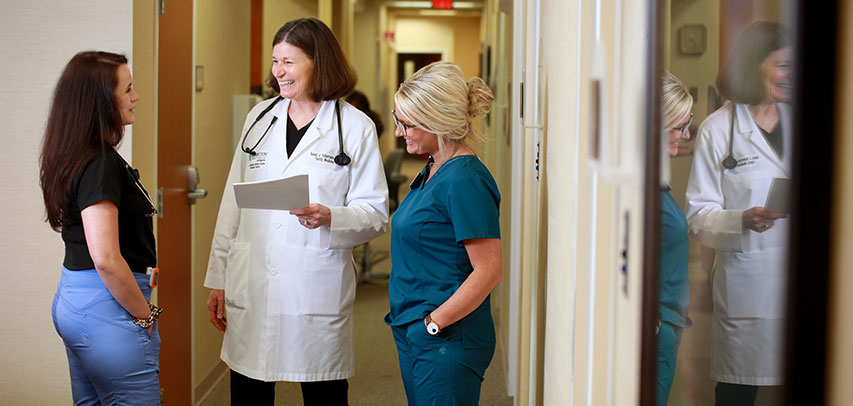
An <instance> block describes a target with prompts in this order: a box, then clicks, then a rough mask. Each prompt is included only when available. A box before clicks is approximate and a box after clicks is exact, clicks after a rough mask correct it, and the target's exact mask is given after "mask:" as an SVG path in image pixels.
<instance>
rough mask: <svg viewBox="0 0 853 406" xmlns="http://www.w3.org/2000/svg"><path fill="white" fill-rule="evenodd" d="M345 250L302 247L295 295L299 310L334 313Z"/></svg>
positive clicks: (307, 313) (336, 309)
mask: <svg viewBox="0 0 853 406" xmlns="http://www.w3.org/2000/svg"><path fill="white" fill-rule="evenodd" d="M347 253H349V250H323V249H310V248H306V249H305V255H303V257H302V258H303V264H302V272H301V277H300V285H301V289H299V296H300V298H301V299H302V300H301V301H300V302H301V303H300V304H301V306H300V310H301V311H300V314H304V315H337V314H340V312H341V303H342V300H341V296H342V295H341V287H342V285H343V277H344V268H345V267H346V263H347V262H346V261H347V259H346V257H347Z"/></svg>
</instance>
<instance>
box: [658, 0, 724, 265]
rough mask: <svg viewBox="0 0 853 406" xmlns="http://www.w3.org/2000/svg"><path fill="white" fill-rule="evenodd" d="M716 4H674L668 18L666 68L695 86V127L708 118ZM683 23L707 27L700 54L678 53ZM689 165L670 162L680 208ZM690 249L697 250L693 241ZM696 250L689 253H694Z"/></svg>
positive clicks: (687, 160)
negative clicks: (667, 61) (703, 47)
mask: <svg viewBox="0 0 853 406" xmlns="http://www.w3.org/2000/svg"><path fill="white" fill-rule="evenodd" d="M719 20H720V3H719V1H716V0H699V1H692V2H687V1H683V2H677V3H676V5H674V6H673V7H672V15H671V16H670V27H671V30H670V37H669V50H668V51H669V61H670V65H669V66H668V67H667V69H669V70H670V72H672V74H673V75H675V76H676V77H678V78H679V79H681V81H682V82H684V85H685V86H687V88H688V89H689V88H691V87H696V88H697V90H698V98H697V100H694V104H693V114H694V116H693V123H694V125H696V126H698V125H699V123H701V122H702V120H704V119H705V117H707V115H708V87H709V86H714V88H716V85H715V84H714V83H715V80H716V78H717V70H718V69H717V67H718V66H720V65H719V58H720V56H719V53H720V21H719ZM686 24H702V25H704V26H705V27H706V28H707V37H706V43H707V49H706V50H705V53H703V54H702V55H698V56H697V55H685V54H682V53H681V52H679V50H678V46H679V42H678V35H679V30H680V29H681V28H682V27H684V25H686ZM692 165H693V156H692V155H684V156H678V157H675V158H673V159H671V160H670V173H671V177H670V184H671V185H672V191H671V192H670V193H671V194H672V197H674V198H675V201H676V202H678V204H679V205H680V206H681V208H682V210H683V209H684V207H685V206H684V193H685V191H686V189H687V177H688V176H689V175H690V167H691V166H692ZM690 241H691V244H692V245H691V248H695V247H698V246H697V245H696V244H695V241H694V240H693V239H691V240H690ZM695 251H696V249H693V250H692V251H691V254H695Z"/></svg>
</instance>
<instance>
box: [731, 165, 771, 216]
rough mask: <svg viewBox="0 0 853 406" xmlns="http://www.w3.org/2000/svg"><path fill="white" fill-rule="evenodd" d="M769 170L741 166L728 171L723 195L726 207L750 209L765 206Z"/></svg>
mask: <svg viewBox="0 0 853 406" xmlns="http://www.w3.org/2000/svg"><path fill="white" fill-rule="evenodd" d="M770 179H772V177H771V176H770V174H769V173H767V171H765V170H763V169H761V168H756V167H739V168H737V169H734V170H731V171H729V172H727V173H726V175H725V176H724V181H723V196H725V202H726V203H725V208H726V209H748V208H750V207H753V206H764V199H765V198H766V197H767V189H768V187H769V184H770Z"/></svg>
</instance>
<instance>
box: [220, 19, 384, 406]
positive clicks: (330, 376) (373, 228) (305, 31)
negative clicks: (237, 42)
mask: <svg viewBox="0 0 853 406" xmlns="http://www.w3.org/2000/svg"><path fill="white" fill-rule="evenodd" d="M355 82H356V77H355V73H354V71H353V69H352V67H351V66H350V65H349V63H348V62H347V61H346V58H345V57H344V55H343V52H342V51H341V48H340V46H339V45H338V43H337V41H336V40H335V37H334V34H332V32H331V31H330V30H329V28H328V27H327V26H326V25H325V24H323V23H322V22H321V21H319V20H317V19H314V18H302V19H297V20H293V21H290V22H288V23H287V24H285V25H284V26H283V27H281V29H279V30H278V32H277V33H276V35H275V38H274V39H273V53H272V69H271V74H270V77H269V79H268V81H267V84H268V85H269V86H270V87H272V88H273V89H275V90H276V91H277V92H278V93H279V97H276V98H273V99H269V100H266V101H264V102H262V103H260V104H259V105H258V106H256V107H255V108H254V109H252V111H251V112H250V113H249V115H248V117H247V118H246V123H245V124H244V126H243V134H244V135H243V139H242V140H241V141H242V144H241V146H240V147H239V148H238V149H237V150H236V152H235V155H234V161H233V163H232V165H231V172H230V173H229V175H228V182H227V185H226V187H225V191H224V194H223V196H222V203H221V206H220V209H219V217H218V219H217V223H216V230H215V232H214V237H213V243H212V248H211V253H210V262H209V265H208V270H207V277H206V279H205V282H204V286H206V287H208V288H210V289H211V293H210V298H209V300H208V310H209V312H210V320H211V322H212V323H213V324H214V326H216V328H218V329H219V330H221V331H224V332H225V337H224V340H223V342H222V353H221V357H222V360H223V361H225V363H226V364H228V366H229V367H230V368H231V399H232V404H251V405H272V404H273V402H274V395H275V382H276V381H292V382H300V383H301V387H302V396H303V399H304V404H305V405H346V404H347V389H348V384H347V379H348V378H350V377H352V376H353V375H354V373H355V368H354V354H353V347H354V344H353V318H352V304H353V301H354V300H355V283H356V275H355V269H354V268H353V262H352V248H353V246H355V245H359V244H362V243H364V242H367V241H369V240H371V239H373V238H374V237H376V236H378V235H380V234H382V233H383V232H385V230H386V227H387V225H388V188H387V186H386V181H385V174H384V172H383V168H382V159H381V157H380V153H379V147H378V144H377V137H376V130H375V128H374V126H373V122H372V121H371V120H370V119H369V118H368V117H367V116H365V115H364V114H363V113H361V112H360V111H359V110H357V109H356V108H354V107H352V106H351V105H349V104H348V103H346V102H344V101H343V100H339V99H340V98H341V97H343V96H345V95H347V94H348V93H350V92H351V91H352V89H353V87H354V86H355ZM338 109H339V112H337V110H338ZM339 137H340V138H339ZM343 154H346V157H343V156H342V155H343ZM344 158H345V159H344ZM303 174H307V175H308V176H309V199H310V202H311V204H310V205H309V206H307V207H303V208H298V209H294V210H290V211H289V212H288V211H277V210H256V209H240V208H238V207H237V204H236V202H235V196H234V190H233V187H232V185H233V184H234V183H236V182H247V181H259V180H268V179H275V178H281V177H290V176H295V175H303Z"/></svg>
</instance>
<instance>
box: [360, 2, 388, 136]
mask: <svg viewBox="0 0 853 406" xmlns="http://www.w3.org/2000/svg"><path fill="white" fill-rule="evenodd" d="M354 20H355V23H354V26H355V30H354V32H353V35H354V39H353V52H352V55H350V56H349V59H350V63H351V64H352V65H353V67H354V68H355V71H356V73H357V74H358V83H357V84H356V86H355V88H356V89H357V90H360V91H361V92H362V93H364V94H365V95H366V96H367V98H368V99H369V100H370V107H371V108H372V109H373V110H374V111H376V112H377V113H379V114H380V115H381V116H382V121H383V123H384V124H385V129H386V134H385V135H388V136H389V137H393V135H391V133H392V131H393V128H392V127H393V126H392V125H389V124H388V123H387V121H389V116H388V113H387V112H385V111H380V109H379V107H381V106H382V102H381V100H380V98H379V96H380V95H379V92H378V89H377V80H378V79H379V75H378V66H377V58H378V56H379V53H378V52H379V45H378V41H379V38H380V31H381V30H382V28H381V27H380V26H379V7H378V5H377V3H376V2H366V1H361V2H359V3H358V6H357V7H356V8H355V13H354ZM385 135H383V137H384V136H385Z"/></svg>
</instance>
